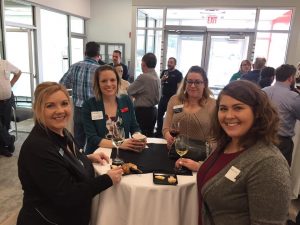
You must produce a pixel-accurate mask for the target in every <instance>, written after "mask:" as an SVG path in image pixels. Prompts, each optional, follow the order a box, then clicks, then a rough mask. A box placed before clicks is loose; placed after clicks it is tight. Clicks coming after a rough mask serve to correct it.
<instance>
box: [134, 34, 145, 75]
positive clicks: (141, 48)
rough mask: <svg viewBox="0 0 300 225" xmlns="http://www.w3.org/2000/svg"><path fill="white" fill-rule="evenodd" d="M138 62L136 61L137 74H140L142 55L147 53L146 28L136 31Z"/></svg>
mask: <svg viewBox="0 0 300 225" xmlns="http://www.w3.org/2000/svg"><path fill="white" fill-rule="evenodd" d="M136 35H137V37H136V62H135V68H136V71H135V74H136V75H137V76H138V75H140V74H141V73H142V69H141V62H142V57H143V56H144V55H145V53H146V49H145V38H146V37H145V30H137V33H136Z"/></svg>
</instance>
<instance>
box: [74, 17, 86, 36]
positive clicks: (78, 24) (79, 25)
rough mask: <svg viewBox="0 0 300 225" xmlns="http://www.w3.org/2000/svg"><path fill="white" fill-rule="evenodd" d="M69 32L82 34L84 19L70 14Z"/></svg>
mask: <svg viewBox="0 0 300 225" xmlns="http://www.w3.org/2000/svg"><path fill="white" fill-rule="evenodd" d="M71 32H74V33H79V34H83V33H84V20H83V19H81V18H79V17H74V16H71Z"/></svg>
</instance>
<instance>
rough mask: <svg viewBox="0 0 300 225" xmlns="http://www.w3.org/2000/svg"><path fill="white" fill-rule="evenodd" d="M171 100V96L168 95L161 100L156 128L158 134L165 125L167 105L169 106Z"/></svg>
mask: <svg viewBox="0 0 300 225" xmlns="http://www.w3.org/2000/svg"><path fill="white" fill-rule="evenodd" d="M169 100H170V97H168V96H162V97H161V98H160V100H159V103H158V111H157V129H156V132H157V134H161V133H162V131H161V130H162V127H163V122H164V115H165V112H166V111H167V106H168V102H169Z"/></svg>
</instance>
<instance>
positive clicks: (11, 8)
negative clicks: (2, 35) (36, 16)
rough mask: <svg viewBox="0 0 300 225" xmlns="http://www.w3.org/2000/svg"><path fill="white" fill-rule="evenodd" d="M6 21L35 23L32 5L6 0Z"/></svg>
mask: <svg viewBox="0 0 300 225" xmlns="http://www.w3.org/2000/svg"><path fill="white" fill-rule="evenodd" d="M4 11H5V21H7V22H14V23H21V24H27V25H33V20H32V15H33V13H32V6H31V5H28V4H24V3H22V4H21V3H19V2H16V1H10V0H5V1H4Z"/></svg>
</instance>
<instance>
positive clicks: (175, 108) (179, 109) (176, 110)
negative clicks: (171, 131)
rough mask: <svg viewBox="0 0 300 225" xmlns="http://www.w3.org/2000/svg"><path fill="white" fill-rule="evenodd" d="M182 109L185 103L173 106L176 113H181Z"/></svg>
mask: <svg viewBox="0 0 300 225" xmlns="http://www.w3.org/2000/svg"><path fill="white" fill-rule="evenodd" d="M182 110H183V104H182V105H175V106H173V112H174V113H180V112H182Z"/></svg>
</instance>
